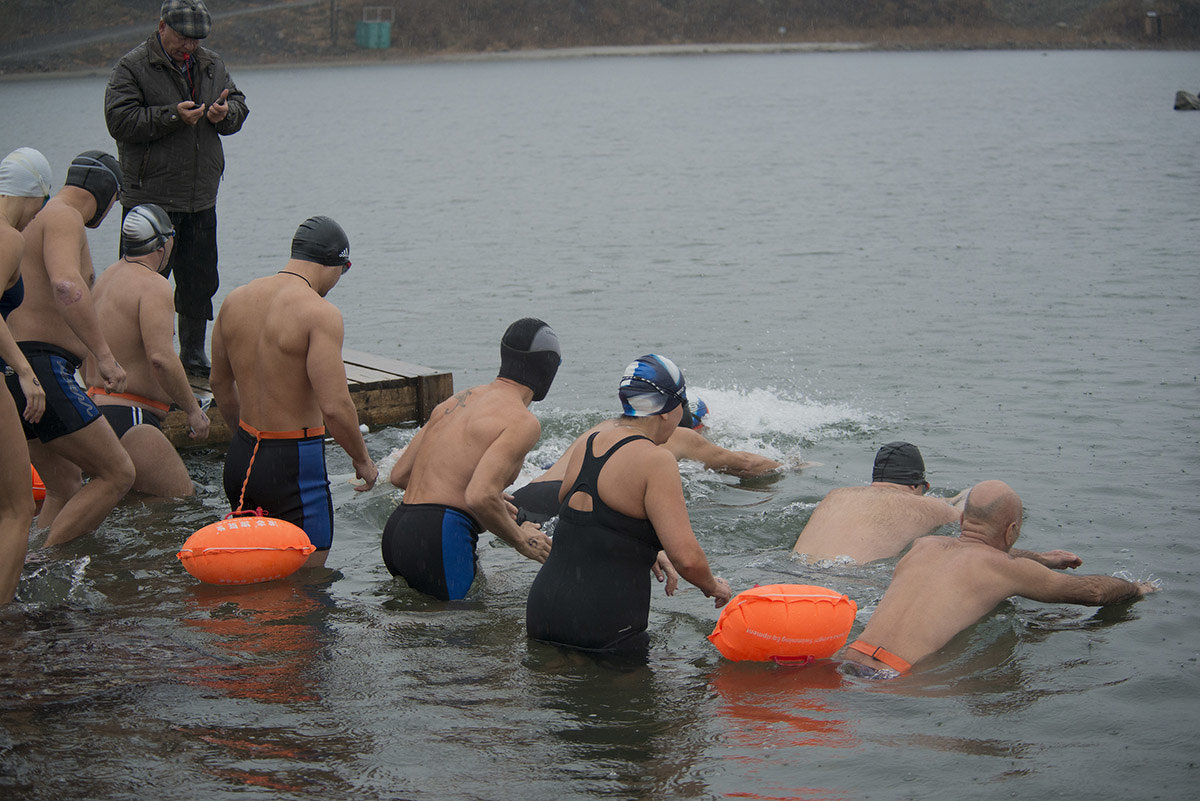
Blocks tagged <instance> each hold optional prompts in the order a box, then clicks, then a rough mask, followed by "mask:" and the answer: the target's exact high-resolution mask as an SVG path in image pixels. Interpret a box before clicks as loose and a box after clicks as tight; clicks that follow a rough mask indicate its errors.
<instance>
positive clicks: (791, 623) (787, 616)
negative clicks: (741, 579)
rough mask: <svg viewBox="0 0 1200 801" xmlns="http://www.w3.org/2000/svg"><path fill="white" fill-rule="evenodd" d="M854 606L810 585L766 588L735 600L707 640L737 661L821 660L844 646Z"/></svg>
mask: <svg viewBox="0 0 1200 801" xmlns="http://www.w3.org/2000/svg"><path fill="white" fill-rule="evenodd" d="M857 612H858V604H856V603H854V601H852V600H850V599H849V598H847V597H846V596H845V595H842V594H841V593H840V592H836V591H834V590H830V589H827V588H825V587H815V586H812V585H809V584H768V585H766V586H763V587H755V588H754V589H750V590H746V591H745V592H740V593H738V594H737V595H735V596H734V597H733V600H731V601H730V602H729V603H728V604H726V605H725V608H724V609H722V610H721V616H720V618H718V619H717V626H716V628H714V629H713V633H712V634H710V635H708V639H709V640H710V641H711V642H712V644H713V645H715V646H717V650H718V651H720V652H721V655H722V656H724V657H725V658H726V659H732V660H734V661H735V662H741V661H747V660H749V661H754V662H769V661H775V662H798V661H811V660H813V659H823V658H825V657H829V656H833V654H834V653H835V652H836V651H837V650H838V649H839V648H841V647H842V646H843V645H845V644H846V638H847V637H849V636H850V627H851V626H853V625H854V615H855V614H856V613H857Z"/></svg>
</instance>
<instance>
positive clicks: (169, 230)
mask: <svg viewBox="0 0 1200 801" xmlns="http://www.w3.org/2000/svg"><path fill="white" fill-rule="evenodd" d="M174 235H175V226H174V224H173V223H172V222H171V218H170V217H168V216H167V213H166V212H165V211H163V210H162V209H161V208H159V207H158V206H156V205H154V204H153V203H143V204H142V205H140V206H134V207H133V208H132V209H130V211H129V213H128V214H126V215H125V219H124V220H122V221H121V252H122V253H124V254H125V255H126V256H145V255H146V254H147V253H153V252H154V251H156V250H158V249H159V248H161V247H163V246H165V245H166V244H167V240H168V239H170V238H171V237H173V236H174Z"/></svg>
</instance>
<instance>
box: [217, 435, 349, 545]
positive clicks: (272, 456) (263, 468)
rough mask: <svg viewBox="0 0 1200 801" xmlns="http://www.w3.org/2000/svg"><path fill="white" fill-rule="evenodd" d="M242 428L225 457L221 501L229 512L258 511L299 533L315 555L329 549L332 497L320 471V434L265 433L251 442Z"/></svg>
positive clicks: (322, 449) (322, 458) (322, 446)
mask: <svg viewBox="0 0 1200 801" xmlns="http://www.w3.org/2000/svg"><path fill="white" fill-rule="evenodd" d="M247 428H248V426H246V425H245V424H239V425H238V429H237V431H235V432H234V435H233V439H232V440H231V441H230V443H229V451H228V452H227V453H226V454H225V476H224V479H225V496H226V497H227V498H228V499H229V505H230V508H232V509H235V510H236V509H238V508H241V509H255V508H258V507H261V508H262V509H263V511H265V512H266V513H267V514H268V515H270V516H271V517H276V518H279V519H280V520H286V521H288V522H289V523H292V524H294V525H296V526H299V527H300V528H301V529H303V530H304V533H305V534H307V535H308V538H309V540H311V541H312V544H313V545H314V546H315V547H316V549H317V550H318V551H327V550H329V546H330V545H331V544H332V543H333V498H332V497H331V496H330V494H329V476H328V474H327V473H326V472H325V435H324V434H325V429H324V428H318V429H309V430H308V431H307V432H284V433H285V434H300V433H309V434H310V436H295V437H286V436H279V435H277V434H276V433H273V432H269V431H265V432H255V434H258V437H256V436H255V434H252V433H250V431H247ZM251 431H253V429H251ZM317 432H320V433H317ZM259 437H260V438H259ZM256 439H257V452H256V450H255V442H256ZM252 460H253V461H252ZM247 473H249V477H248V478H247ZM243 483H245V486H246V494H245V497H244V498H243V497H242V485H243ZM239 501H240V504H241V505H240V507H239Z"/></svg>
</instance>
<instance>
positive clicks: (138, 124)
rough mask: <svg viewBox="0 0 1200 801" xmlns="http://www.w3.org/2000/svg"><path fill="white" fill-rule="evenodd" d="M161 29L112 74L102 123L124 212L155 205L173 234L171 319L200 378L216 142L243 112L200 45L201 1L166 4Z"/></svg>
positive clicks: (218, 168)
mask: <svg viewBox="0 0 1200 801" xmlns="http://www.w3.org/2000/svg"><path fill="white" fill-rule="evenodd" d="M160 16H161V19H160V20H159V23H158V30H157V31H155V32H154V33H153V34H152V35H151V36H150V38H149V39H147V40H146V41H145V42H143V43H142V44H140V45H138V46H137V47H135V48H134V49H133V50H130V51H129V52H128V53H126V54H125V55H124V56H123V57H122V58H121V60H120V61H119V62H118V63H117V66H116V67H114V68H113V72H112V76H111V77H110V78H109V79H108V88H107V89H106V90H105V93H104V121H105V123H106V124H107V125H108V132H109V133H110V134H111V135H112V137H113V139H115V140H116V142H117V153H118V155H119V156H120V159H121V169H122V170H123V171H124V172H125V178H126V181H125V185H124V187H123V189H122V192H121V205H122V207H123V208H124V213H125V214H128V213H129V210H130V209H132V208H133V207H134V206H138V205H140V204H143V203H155V204H157V205H159V206H161V207H162V208H163V209H164V210H165V211H166V212H167V214H169V215H170V217H171V221H172V223H174V225H175V231H176V237H175V250H174V252H173V253H172V255H171V264H170V266H169V267H168V269H167V273H166V274H167V275H170V274H171V272H174V274H175V311H176V312H178V313H179V345H180V357H181V359H182V361H183V366H184V367H185V368H186V369H187V370H188V372H191V373H199V374H201V375H207V374H208V369H209V362H208V357H207V356H206V355H205V352H204V340H205V335H206V332H207V328H208V321H209V320H211V319H212V318H213V307H212V298H213V296H214V295H215V294H216V293H217V287H218V285H219V283H220V278H219V276H218V274H217V210H216V204H217V188H218V186H219V185H220V182H221V175H222V173H224V171H225V154H224V151H223V150H222V148H221V137H222V136H229V135H230V134H235V133H237V132H238V131H239V130H241V127H242V123H244V122H245V121H246V115H247V114H249V113H250V112H249V110H248V109H247V108H246V96H245V95H243V94H242V93H241V92H240V91H238V88H237V86H235V85H234V83H233V79H232V78H231V77H230V76H229V72H228V71H227V70H226V69H225V64H224V62H222V61H221V57H220V56H219V55H217V54H216V53H214V52H213V51H211V50H209V49H207V48H205V47H201V46H200V40H201V39H203V38H205V37H206V36H208V33H209V31H210V30H211V29H212V17H211V16H210V15H209V13H208V9H207V8H206V7H205V5H204V2H203V0H166V2H164V3H163V4H162V11H161V13H160Z"/></svg>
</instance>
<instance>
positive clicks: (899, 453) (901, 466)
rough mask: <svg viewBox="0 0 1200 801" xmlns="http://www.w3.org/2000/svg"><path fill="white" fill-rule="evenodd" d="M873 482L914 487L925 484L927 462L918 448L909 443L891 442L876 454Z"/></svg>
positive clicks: (872, 472)
mask: <svg viewBox="0 0 1200 801" xmlns="http://www.w3.org/2000/svg"><path fill="white" fill-rule="evenodd" d="M871 480H872V481H886V482H887V483H889V484H902V485H904V486H906V487H912V486H915V485H917V484H924V483H926V482H925V460H924V459H922V458H921V452H920V451H919V450H917V446H916V445H913V444H912V443H909V442H889V443H888V444H887V445H884V446H883V447H882V448H880V449H879V452H878V453H876V454H875V467H874V469H873V470H872V471H871Z"/></svg>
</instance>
